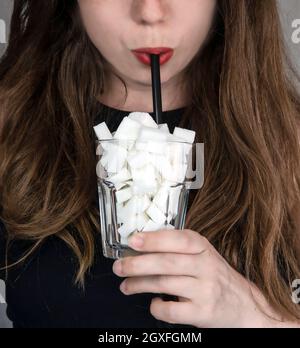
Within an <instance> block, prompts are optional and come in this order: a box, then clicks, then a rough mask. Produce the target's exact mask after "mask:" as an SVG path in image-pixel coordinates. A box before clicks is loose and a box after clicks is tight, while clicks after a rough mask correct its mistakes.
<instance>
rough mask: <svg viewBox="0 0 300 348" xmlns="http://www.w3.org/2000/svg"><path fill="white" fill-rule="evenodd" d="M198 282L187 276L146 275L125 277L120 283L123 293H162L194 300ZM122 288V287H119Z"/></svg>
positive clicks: (197, 292) (198, 285)
mask: <svg viewBox="0 0 300 348" xmlns="http://www.w3.org/2000/svg"><path fill="white" fill-rule="evenodd" d="M199 283H200V282H199V281H197V280H196V279H195V278H193V277H187V276H147V277H133V278H126V279H125V280H124V281H123V282H122V284H121V285H120V290H121V291H122V292H123V293H124V294H125V295H132V294H139V293H145V292H150V293H158V294H159V293H162V294H168V295H175V296H179V297H184V298H185V299H187V300H194V299H195V297H196V295H197V294H198V295H199V291H200V284H199ZM121 288H122V289H121Z"/></svg>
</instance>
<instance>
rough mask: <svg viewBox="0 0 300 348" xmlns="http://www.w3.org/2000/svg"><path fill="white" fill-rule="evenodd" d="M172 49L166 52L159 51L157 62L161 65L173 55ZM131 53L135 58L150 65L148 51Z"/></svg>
mask: <svg viewBox="0 0 300 348" xmlns="http://www.w3.org/2000/svg"><path fill="white" fill-rule="evenodd" d="M173 53H174V52H173V51H169V52H166V53H161V54H160V55H159V64H160V65H163V64H165V63H167V62H168V61H169V60H170V59H171V58H172V56H173ZM133 54H134V55H135V56H136V58H137V59H138V60H139V61H140V62H141V63H143V64H145V65H151V57H150V54H149V53H140V52H133Z"/></svg>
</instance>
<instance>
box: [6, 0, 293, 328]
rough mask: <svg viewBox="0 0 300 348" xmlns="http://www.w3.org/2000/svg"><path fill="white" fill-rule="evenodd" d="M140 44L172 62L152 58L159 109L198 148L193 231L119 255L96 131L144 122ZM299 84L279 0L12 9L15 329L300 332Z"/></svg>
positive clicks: (155, 236)
mask: <svg viewBox="0 0 300 348" xmlns="http://www.w3.org/2000/svg"><path fill="white" fill-rule="evenodd" d="M145 47H146V48H147V47H148V48H149V47H150V48H161V47H167V48H169V52H172V53H173V55H172V57H171V59H169V60H168V61H164V60H165V58H164V59H162V58H163V55H162V58H161V59H162V61H161V79H162V101H163V111H164V115H163V116H164V120H166V121H167V122H168V123H169V125H170V126H171V127H173V126H175V125H179V124H180V125H182V126H186V127H191V129H194V130H195V131H196V133H197V137H196V141H197V142H204V143H205V182H204V185H203V187H202V188H201V189H199V190H197V191H196V190H195V192H193V193H194V194H193V195H192V196H191V201H190V205H189V209H188V214H187V220H186V229H185V230H183V231H178V230H175V231H170V230H160V231H152V232H151V231H150V232H147V233H140V234H141V236H143V235H144V238H143V239H144V244H143V245H142V246H141V245H140V247H138V246H137V244H136V245H135V244H132V246H133V247H134V248H136V249H137V250H142V251H146V252H147V253H146V254H144V255H140V256H134V257H126V258H123V260H120V261H122V262H119V261H118V262H113V261H114V260H111V259H106V258H104V257H103V256H102V250H101V237H100V236H101V234H100V233H101V232H100V231H101V226H99V207H98V201H97V189H96V186H97V183H96V172H95V163H96V154H95V143H94V140H95V134H94V131H93V126H94V125H96V124H98V123H99V122H101V121H103V120H105V121H106V122H107V123H108V125H109V127H110V128H111V130H112V131H113V130H114V129H115V128H116V127H117V126H118V124H119V123H120V121H121V119H122V117H123V116H125V115H127V114H128V113H129V112H131V111H143V112H149V113H151V115H152V116H153V113H152V111H153V110H152V89H151V72H150V67H149V65H148V64H146V61H145V56H143V57H142V58H141V57H137V55H136V54H134V52H133V51H134V50H136V49H138V48H145ZM146 57H147V56H146ZM138 58H139V59H138ZM294 77H296V78H297V75H296V72H295V71H293V68H292V66H291V64H290V62H289V60H288V58H287V56H286V54H285V51H284V45H283V40H282V33H281V29H280V24H279V18H278V10H277V8H276V1H275V0H269V1H261V0H251V1H249V0H239V1H235V0H219V1H216V0H189V1H185V0H106V1H104V0H79V1H67V0H51V1H49V0H47V1H46V0H41V1H33V0H15V2H14V11H13V16H12V22H11V31H10V39H9V45H8V48H7V51H6V53H5V55H4V56H3V57H2V59H1V64H0V99H1V104H0V105H1V110H0V125H1V127H0V132H1V133H0V192H1V196H0V197H1V200H0V202H1V221H2V224H1V244H0V246H1V249H0V255H1V266H2V269H1V270H2V271H1V277H2V278H3V279H5V281H6V287H7V291H6V293H7V299H6V300H7V303H8V309H7V314H8V317H9V318H10V319H11V320H12V322H13V324H14V327H160V326H164V325H165V326H168V325H169V326H172V325H173V326H185V325H187V326H192V327H254V326H256V327H300V307H299V301H297V296H293V295H295V292H294V294H293V290H295V289H294V288H293V286H294V285H295V283H297V279H299V278H300V221H299V215H300V202H299V200H300V146H299V118H300V97H299V93H298V92H297V90H296V87H295V86H296V84H295V81H294ZM131 242H132V243H134V240H132V241H131ZM120 266H122V267H120ZM125 278H126V279H125ZM121 283H122V285H123V288H122V289H123V290H122V289H121V290H120V289H119V286H120V285H121ZM160 293H166V294H170V295H175V296H178V301H163V299H162V298H160V297H159V296H158V294H160Z"/></svg>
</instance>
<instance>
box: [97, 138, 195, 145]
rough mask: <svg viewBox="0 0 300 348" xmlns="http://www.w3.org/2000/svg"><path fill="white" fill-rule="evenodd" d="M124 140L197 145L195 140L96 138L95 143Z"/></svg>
mask: <svg viewBox="0 0 300 348" xmlns="http://www.w3.org/2000/svg"><path fill="white" fill-rule="evenodd" d="M122 141H126V142H138V143H149V142H150V143H177V144H187V145H192V146H193V145H196V144H197V143H195V142H193V143H189V142H187V141H184V140H172V139H171V140H138V141H137V140H136V139H101V140H100V139H96V140H95V143H96V144H101V143H102V142H104V143H105V142H106V143H108V142H122Z"/></svg>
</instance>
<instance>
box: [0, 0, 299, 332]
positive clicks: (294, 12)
mask: <svg viewBox="0 0 300 348" xmlns="http://www.w3.org/2000/svg"><path fill="white" fill-rule="evenodd" d="M237 1H238V0H237ZM261 1H264V0H261ZM278 3H279V8H280V10H281V19H282V24H283V28H284V34H285V38H286V45H287V48H288V50H289V52H290V54H291V57H292V58H293V61H294V64H295V67H296V68H297V69H298V71H299V72H300V59H299V57H300V43H298V44H296V43H293V42H292V33H293V31H294V30H295V29H294V28H292V22H293V20H295V19H300V0H278ZM12 4H13V0H1V3H0V30H1V28H2V26H3V21H4V22H5V27H6V30H5V31H6V40H5V41H7V39H8V32H9V18H10V14H11V9H12ZM1 34H3V30H2V33H1ZM1 34H0V56H1V54H3V52H4V51H5V47H6V44H5V43H1V37H2V36H3V35H1ZM0 289H1V284H0ZM0 291H1V290H0ZM2 295H3V293H2ZM5 311H6V305H5V304H0V328H1V327H2V328H3V327H10V326H11V325H10V323H9V321H8V320H7V319H6V316H5Z"/></svg>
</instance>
